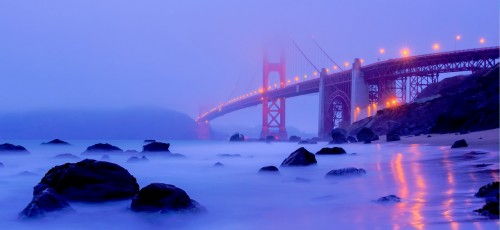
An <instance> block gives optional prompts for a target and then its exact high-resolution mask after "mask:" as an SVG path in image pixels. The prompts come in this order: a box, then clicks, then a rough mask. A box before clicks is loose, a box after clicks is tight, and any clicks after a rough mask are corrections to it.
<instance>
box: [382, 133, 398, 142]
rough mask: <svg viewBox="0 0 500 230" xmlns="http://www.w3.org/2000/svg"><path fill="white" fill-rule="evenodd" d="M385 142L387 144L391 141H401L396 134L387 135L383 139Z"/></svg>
mask: <svg viewBox="0 0 500 230" xmlns="http://www.w3.org/2000/svg"><path fill="white" fill-rule="evenodd" d="M385 140H386V141H387V142H391V141H400V140H401V137H399V135H398V134H396V133H388V134H387V135H386V137H385Z"/></svg>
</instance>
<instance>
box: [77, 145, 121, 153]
mask: <svg viewBox="0 0 500 230" xmlns="http://www.w3.org/2000/svg"><path fill="white" fill-rule="evenodd" d="M103 152H107V153H115V152H116V153H123V150H122V149H120V148H118V147H116V146H114V145H111V144H108V143H105V144H103V143H98V144H95V145H92V146H89V147H88V148H87V149H86V150H85V152H83V154H84V155H85V154H102V153H103Z"/></svg>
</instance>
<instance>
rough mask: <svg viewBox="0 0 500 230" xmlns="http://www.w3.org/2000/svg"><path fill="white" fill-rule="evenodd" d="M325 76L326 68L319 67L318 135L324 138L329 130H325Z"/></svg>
mask: <svg viewBox="0 0 500 230" xmlns="http://www.w3.org/2000/svg"><path fill="white" fill-rule="evenodd" d="M326 76H327V72H326V69H321V73H320V74H319V93H318V96H319V119H318V137H319V138H326V137H327V136H328V133H329V132H330V131H331V130H326V129H327V128H326V127H325V126H326V120H327V119H328V116H327V115H328V113H327V110H328V104H327V102H328V98H326V97H327V96H328V94H327V93H326V87H325V77H326Z"/></svg>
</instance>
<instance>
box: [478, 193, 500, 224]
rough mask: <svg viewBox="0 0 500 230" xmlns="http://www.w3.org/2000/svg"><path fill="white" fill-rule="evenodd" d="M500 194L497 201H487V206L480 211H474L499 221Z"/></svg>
mask: <svg viewBox="0 0 500 230" xmlns="http://www.w3.org/2000/svg"><path fill="white" fill-rule="evenodd" d="M498 205H499V203H498V194H497V198H496V200H489V201H486V204H484V206H483V207H482V208H480V209H477V210H474V212H477V213H478V214H479V215H483V216H487V217H489V218H491V219H498Z"/></svg>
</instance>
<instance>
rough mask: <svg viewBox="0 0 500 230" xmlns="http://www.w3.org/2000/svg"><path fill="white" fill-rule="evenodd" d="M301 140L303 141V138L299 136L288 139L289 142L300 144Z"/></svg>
mask: <svg viewBox="0 0 500 230" xmlns="http://www.w3.org/2000/svg"><path fill="white" fill-rule="evenodd" d="M301 140H302V138H301V137H299V136H290V138H288V141H290V142H299V141H301Z"/></svg>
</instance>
